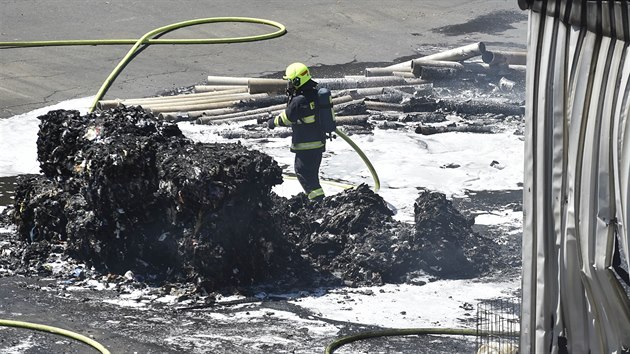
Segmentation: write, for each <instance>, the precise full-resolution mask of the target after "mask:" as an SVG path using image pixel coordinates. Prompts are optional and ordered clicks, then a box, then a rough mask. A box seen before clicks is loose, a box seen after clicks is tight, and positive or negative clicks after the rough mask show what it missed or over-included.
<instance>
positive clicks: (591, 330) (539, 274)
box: [519, 0, 630, 353]
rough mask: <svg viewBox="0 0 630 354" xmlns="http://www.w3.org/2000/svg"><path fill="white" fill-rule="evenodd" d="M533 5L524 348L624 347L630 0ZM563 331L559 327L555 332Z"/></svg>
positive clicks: (628, 321) (629, 313)
mask: <svg viewBox="0 0 630 354" xmlns="http://www.w3.org/2000/svg"><path fill="white" fill-rule="evenodd" d="M519 5H520V6H521V8H522V9H527V10H528V11H529V31H528V58H527V100H526V120H527V122H526V133H525V134H526V144H525V184H524V193H523V205H524V235H523V304H522V314H521V353H546V352H553V353H556V352H559V351H560V352H562V350H561V348H562V347H563V346H564V344H563V343H562V342H563V339H562V338H566V340H567V349H568V352H570V353H615V352H621V351H622V349H623V348H628V347H630V302H629V300H628V295H627V293H626V292H625V291H624V289H623V288H622V286H621V284H620V281H619V280H618V275H617V273H616V272H615V271H614V270H613V268H612V263H613V258H614V257H613V256H614V250H615V242H616V240H619V243H618V246H619V247H618V249H619V250H620V251H621V254H622V256H625V267H626V269H627V267H628V264H627V259H628V257H627V255H628V254H629V253H628V243H629V242H628V223H629V221H630V205H629V202H630V191H629V188H628V182H629V181H628V179H629V177H630V129H629V128H630V127H629V125H630V121H629V120H628V109H629V106H630V102H629V101H628V93H629V91H630V86H629V80H630V53H629V46H628V43H629V41H630V27H629V21H628V19H629V17H630V12H629V6H628V1H587V0H581V1H579V0H574V1H571V0H562V1H561V0H553V1H552V0H548V1H519ZM559 338H561V339H560V340H559Z"/></svg>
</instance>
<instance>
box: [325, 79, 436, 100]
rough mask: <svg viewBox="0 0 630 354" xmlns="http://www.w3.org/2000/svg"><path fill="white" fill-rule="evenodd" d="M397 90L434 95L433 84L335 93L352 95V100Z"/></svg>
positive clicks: (370, 88)
mask: <svg viewBox="0 0 630 354" xmlns="http://www.w3.org/2000/svg"><path fill="white" fill-rule="evenodd" d="M390 89H395V90H400V91H403V92H406V93H410V94H413V93H416V94H419V95H428V94H431V93H433V84H432V83H428V84H427V83H425V84H421V85H400V86H379V87H367V88H359V89H347V90H340V91H335V93H337V94H339V95H350V96H352V98H354V99H357V98H362V97H366V96H372V95H381V94H383V93H387V91H388V90H390Z"/></svg>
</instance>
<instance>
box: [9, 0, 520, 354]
mask: <svg viewBox="0 0 630 354" xmlns="http://www.w3.org/2000/svg"><path fill="white" fill-rule="evenodd" d="M221 16H239V17H256V18H263V19H269V20H274V21H278V22H281V23H282V24H284V25H285V26H286V27H287V30H288V33H287V34H286V35H284V36H282V37H280V38H276V39H272V40H268V41H263V42H253V43H243V44H231V45H228V44H220V45H217V44H215V45H182V46H173V45H161V46H157V45H156V46H151V47H150V48H148V49H147V50H146V51H144V52H143V53H142V54H141V55H140V56H138V57H137V58H136V59H135V60H134V61H133V62H132V63H131V64H130V65H129V66H128V67H127V68H126V69H125V71H124V72H123V73H122V74H121V75H120V77H119V78H118V79H117V80H116V82H115V83H114V85H113V86H112V87H111V89H110V91H109V92H108V94H107V96H106V97H107V98H129V97H140V96H151V95H155V94H156V93H158V92H161V91H163V90H168V89H173V88H178V87H185V86H191V85H194V84H198V83H203V82H204V80H205V78H206V76H208V75H225V76H251V77H258V76H269V75H272V74H275V73H278V72H280V71H283V70H284V68H285V67H286V65H287V64H289V63H291V62H294V61H301V62H304V63H305V64H307V65H309V66H311V67H312V71H313V74H314V75H315V76H317V74H318V70H320V69H318V68H322V69H321V72H322V75H323V73H324V71H325V72H326V73H330V72H331V71H330V67H331V66H338V68H339V70H338V72H339V73H341V74H342V75H343V74H360V71H361V70H362V69H363V68H365V67H369V66H378V65H382V66H385V65H388V64H392V63H395V62H400V61H403V60H404V59H408V58H412V57H415V56H421V55H424V54H428V53H433V52H436V51H439V50H442V49H448V48H453V47H456V46H459V45H465V44H469V43H473V42H478V41H482V42H484V43H485V44H486V46H487V47H488V48H489V49H492V48H496V49H510V48H512V49H513V48H519V49H525V46H526V38H527V15H526V13H525V12H523V11H521V10H520V9H519V8H518V6H517V1H516V0H479V1H470V0H443V1H435V2H429V1H395V2H394V1H376V0H365V1H356V2H350V1H332V0H325V1H317V2H313V1H308V2H307V1H292V2H287V1H276V0H271V1H265V2H263V1H247V2H246V1H241V0H213V1H199V0H183V1H179V2H173V1H165V0H156V1H121V0H110V1H104V0H102V1H95V0H84V1H79V0H69V1H63V2H59V1H54V2H53V1H43V0H28V1H25V0H5V1H3V4H2V11H0V41H30V40H62V39H106V38H138V37H140V36H142V35H143V34H145V33H146V32H148V31H151V30H152V29H155V28H157V27H161V26H164V25H168V24H171V23H176V22H181V21H185V20H190V19H197V18H205V17H221ZM269 30H272V31H273V30H274V29H273V28H271V27H265V26H259V25H251V24H238V25H233V24H208V25H202V26H196V27H191V28H190V29H183V30H179V31H177V32H174V33H171V34H169V35H167V36H165V37H163V38H205V37H216V38H218V37H231V36H243V35H251V34H257V33H266V32H268V31H269ZM129 48H130V46H81V47H40V48H3V49H0V64H1V65H0V118H7V117H11V116H14V115H17V114H20V113H25V112H29V111H31V110H33V109H37V108H41V107H45V106H49V105H52V104H55V103H58V102H61V101H65V100H69V99H73V98H79V97H86V96H92V95H94V94H96V92H97V91H98V89H99V87H100V86H101V84H102V83H103V81H104V80H105V79H106V77H107V76H108V75H109V73H110V72H111V71H112V70H113V69H114V67H115V66H116V65H117V63H118V62H119V61H120V59H121V58H122V57H123V56H124V55H125V54H126V53H127V51H128V50H129ZM376 64H378V65H376ZM324 67H326V68H327V69H326V70H324V69H323V68H324ZM353 71H354V72H353ZM8 133H9V132H2V131H0V139H2V135H3V134H8ZM64 293H65V291H64V290H63V289H59V288H56V287H55V286H54V285H51V286H49V284H48V283H47V282H46V281H44V280H40V279H37V278H19V277H5V278H0V318H2V317H5V318H7V317H10V318H12V319H19V320H23V321H32V322H40V323H46V324H49V325H52V326H59V327H62V328H73V329H82V332H83V334H86V335H89V336H92V337H94V338H96V339H97V340H98V341H99V342H101V343H102V344H104V345H105V346H106V347H108V348H109V349H110V350H112V352H120V353H133V352H138V353H162V352H172V351H171V349H164V348H160V347H159V346H156V345H155V344H154V339H155V338H157V337H156V336H158V337H163V336H166V335H169V334H170V331H171V327H172V326H171V323H174V324H181V323H183V322H186V321H192V322H194V324H195V325H194V326H202V325H203V326H207V325H206V322H207V321H208V319H207V318H204V317H203V316H202V315H201V314H200V315H198V316H192V317H191V316H190V314H188V315H186V316H182V315H181V314H180V313H179V312H174V311H172V310H166V311H162V310H160V309H153V310H151V311H152V312H150V313H146V314H145V315H143V316H139V315H137V314H136V313H125V312H124V311H122V312H120V310H119V308H118V307H116V306H104V305H102V303H101V302H100V301H97V298H99V297H101V296H108V295H107V294H105V293H103V294H95V293H90V294H87V295H85V296H84V295H78V294H73V295H72V296H70V295H68V296H66V295H64ZM97 303H98V304H99V305H95V304H97ZM257 306H258V305H257ZM259 306H260V309H256V310H261V311H263V312H265V313H268V312H271V313H273V311H276V312H281V311H285V310H287V309H285V307H287V306H288V305H287V304H285V303H282V302H277V303H269V304H262V305H259ZM248 310H249V311H253V310H252V309H248ZM288 310H290V309H288ZM288 310H287V311H288ZM158 314H159V316H158ZM268 317H270V316H267V317H264V318H265V321H267V320H268V319H267V318H268ZM191 318H192V320H191ZM272 320H273V316H271V319H269V320H268V322H267V323H266V324H265V323H261V324H260V325H259V326H258V327H255V328H252V329H250V330H252V331H255V330H257V329H259V328H264V327H265V326H268V325H269V324H270V323H275V325H277V323H276V322H273V321H272ZM147 321H149V322H147ZM151 321H153V322H151ZM194 326H193V327H194ZM261 326H262V327H261ZM272 328H279V329H280V330H281V331H280V332H279V333H274V335H277V336H278V337H279V338H280V337H283V338H286V337H287V336H288V337H289V338H292V337H298V336H301V335H302V334H301V332H300V329H299V328H292V325H291V323H288V324H287V325H286V326H276V327H273V326H272ZM346 328H347V330H348V332H350V333H351V332H352V331H353V330H354V329H355V328H353V326H352V324H348V326H347V327H346ZM0 329H1V332H0V349H2V348H3V347H4V348H7V347H11V348H16V346H17V347H19V345H20V343H23V342H24V340H25V337H28V338H29V340H32V341H36V342H39V343H41V345H40V346H39V347H38V348H39V349H33V350H30V351H28V352H29V353H44V352H56V351H58V350H62V351H63V352H67V353H82V352H91V351H90V349H89V348H87V347H85V346H83V345H81V344H77V343H75V342H71V341H60V340H59V339H58V338H56V337H49V336H46V335H43V334H31V333H29V332H27V333H25V332H24V331H23V330H17V329H6V328H0ZM232 330H233V329H229V330H225V331H219V332H220V333H222V334H223V335H226V336H229V335H231V334H230V333H231V332H230V331H232ZM182 331H183V330H182ZM190 331H191V333H192V332H195V331H194V330H193V329H191V330H190ZM212 332H216V328H215V329H212V328H211V329H208V331H207V333H212ZM237 332H238V331H237ZM195 333H196V332H195ZM246 333H247V331H246V330H244V331H243V332H242V333H240V334H241V335H244V336H247V334H246ZM305 338H306V339H305V340H306V341H309V339H308V338H309V337H308V336H306V337H305ZM458 341H459V339H458V340H457V341H456V340H455V339H454V340H453V342H452V343H455V345H459V344H458V343H459V342H458ZM328 342H329V341H328V339H322V337H316V336H315V337H310V343H308V344H304V345H296V346H295V348H296V349H295V350H294V351H293V352H299V353H310V352H321V350H320V348H321V349H322V350H323V348H324V346H325V344H327V343H328ZM228 344H229V343H228ZM190 345H193V344H190ZM230 345H233V344H230ZM382 345H383V344H382V343H377V345H375V348H383V346H382ZM193 347H194V346H193ZM193 347H187V348H188V349H191V348H193ZM404 347H405V343H402V344H401V345H400V346H399V347H396V346H395V345H394V347H390V348H389V349H391V350H393V351H395V352H400V350H402V349H404ZM464 347H466V342H465V341H463V344H462V346H461V347H459V349H461V348H464ZM226 348H230V352H240V351H239V348H235V347H230V346H226ZM279 348H284V349H285V350H286V348H287V347H286V346H284V347H281V346H279V347H275V348H274V347H273V346H271V347H269V348H268V349H269V350H270V352H273V351H271V350H273V349H276V350H277V349H279ZM416 348H417V347H416ZM240 349H244V348H240ZM263 349H264V348H263ZM389 349H388V350H389ZM451 349H453V350H455V352H457V351H458V350H457V349H455V348H451ZM38 350H40V351H38ZM226 350H227V349H226ZM364 350H366V349H365V348H364ZM193 351H195V352H205V351H204V349H203V348H194V350H193ZM430 351H431V352H436V351H433V350H430ZM0 352H2V350H0ZM208 352H210V351H208ZM276 352H277V351H276ZM437 352H439V351H437Z"/></svg>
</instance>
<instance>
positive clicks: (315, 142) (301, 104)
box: [273, 80, 326, 152]
mask: <svg viewBox="0 0 630 354" xmlns="http://www.w3.org/2000/svg"><path fill="white" fill-rule="evenodd" d="M316 99H317V83H316V82H315V81H313V80H309V81H308V82H307V83H305V84H304V85H303V86H302V87H300V88H299V89H298V90H297V91H296V94H295V96H294V97H293V98H292V99H290V100H289V103H288V104H287V108H286V109H285V110H284V111H283V112H282V113H281V114H280V115H278V116H277V117H276V118H275V119H274V121H273V123H274V125H275V126H283V127H289V126H290V127H291V128H292V129H293V135H292V139H291V151H293V152H296V151H301V150H315V149H321V150H322V151H323V150H324V149H325V148H326V137H325V135H324V134H323V133H322V130H321V128H320V124H319V122H318V121H317V115H316V114H315V113H316V109H315V101H316Z"/></svg>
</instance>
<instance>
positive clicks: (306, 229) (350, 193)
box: [274, 184, 397, 285]
mask: <svg viewBox="0 0 630 354" xmlns="http://www.w3.org/2000/svg"><path fill="white" fill-rule="evenodd" d="M285 208H286V210H280V211H281V212H280V213H279V214H278V215H275V216H274V219H276V220H278V221H279V222H280V226H279V229H280V230H283V233H284V234H285V235H286V237H287V238H288V239H289V240H290V241H291V242H294V243H296V244H297V245H298V247H299V248H301V249H302V251H303V257H304V258H306V259H308V261H309V263H310V264H312V266H313V267H314V269H316V270H317V272H318V273H319V274H320V275H330V276H332V277H335V278H336V279H337V280H340V281H343V282H345V283H347V284H353V285H373V284H382V283H383V282H384V281H386V280H385V279H384V278H383V274H386V273H388V272H389V269H390V268H391V267H392V264H391V257H390V255H391V252H390V247H391V242H392V241H391V238H390V237H388V236H385V237H383V232H385V231H384V230H389V229H392V228H393V229H395V228H396V227H397V222H395V221H394V220H393V219H392V215H393V212H392V211H391V210H390V209H389V208H388V207H387V204H386V203H385V201H384V200H383V199H382V197H380V196H379V195H378V194H376V193H374V192H373V191H371V190H370V189H369V187H368V186H367V185H365V184H362V185H360V186H358V187H357V188H353V189H349V190H346V191H344V192H342V193H338V194H336V195H334V196H331V197H326V198H325V199H324V200H323V201H320V202H317V203H312V202H309V201H308V200H307V198H306V196H304V195H303V194H300V195H298V196H296V197H293V198H292V199H291V200H289V202H288V205H287V206H286V207H285Z"/></svg>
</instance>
